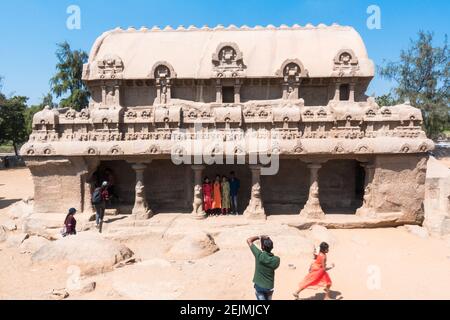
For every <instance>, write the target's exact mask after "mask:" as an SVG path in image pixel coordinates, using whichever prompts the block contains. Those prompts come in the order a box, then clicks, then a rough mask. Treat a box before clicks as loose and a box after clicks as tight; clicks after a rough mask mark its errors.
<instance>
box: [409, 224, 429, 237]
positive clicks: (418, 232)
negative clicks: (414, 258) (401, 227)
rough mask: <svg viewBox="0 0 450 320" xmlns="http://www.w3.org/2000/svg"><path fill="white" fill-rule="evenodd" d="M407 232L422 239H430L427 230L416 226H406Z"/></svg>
mask: <svg viewBox="0 0 450 320" xmlns="http://www.w3.org/2000/svg"><path fill="white" fill-rule="evenodd" d="M405 230H407V231H408V232H409V233H411V234H414V235H416V236H418V237H419V238H422V239H427V238H428V237H429V234H428V231H427V229H425V228H423V227H421V226H416V225H406V226H405Z"/></svg>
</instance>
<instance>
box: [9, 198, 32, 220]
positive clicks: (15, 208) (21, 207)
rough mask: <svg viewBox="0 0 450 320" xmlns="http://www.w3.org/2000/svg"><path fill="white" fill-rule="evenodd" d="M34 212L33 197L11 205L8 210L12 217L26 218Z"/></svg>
mask: <svg viewBox="0 0 450 320" xmlns="http://www.w3.org/2000/svg"><path fill="white" fill-rule="evenodd" d="M32 214H33V199H26V200H20V201H18V202H16V203H14V204H12V205H11V206H10V207H9V210H8V212H7V215H8V217H10V218H11V219H26V218H28V217H30V216H31V215H32Z"/></svg>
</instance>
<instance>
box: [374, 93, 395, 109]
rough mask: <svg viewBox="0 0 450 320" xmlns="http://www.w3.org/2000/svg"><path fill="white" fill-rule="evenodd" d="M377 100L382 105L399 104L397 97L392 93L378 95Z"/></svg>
mask: <svg viewBox="0 0 450 320" xmlns="http://www.w3.org/2000/svg"><path fill="white" fill-rule="evenodd" d="M375 101H376V103H377V104H378V105H379V106H380V107H389V106H394V105H396V104H398V101H397V99H395V98H394V97H393V95H392V94H391V93H388V94H383V95H382V96H379V97H376V98H375Z"/></svg>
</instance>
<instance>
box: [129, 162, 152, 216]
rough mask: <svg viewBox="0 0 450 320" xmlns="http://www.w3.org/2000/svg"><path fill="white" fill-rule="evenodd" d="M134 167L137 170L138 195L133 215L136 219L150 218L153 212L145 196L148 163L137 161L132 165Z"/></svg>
mask: <svg viewBox="0 0 450 320" xmlns="http://www.w3.org/2000/svg"><path fill="white" fill-rule="evenodd" d="M132 168H133V169H134V171H136V195H135V200H134V207H133V211H132V213H131V216H132V218H134V219H136V220H146V219H150V218H151V217H152V216H153V212H152V211H151V210H150V209H149V206H148V203H147V199H146V197H145V184H144V170H145V168H147V165H146V164H143V163H136V164H133V165H132Z"/></svg>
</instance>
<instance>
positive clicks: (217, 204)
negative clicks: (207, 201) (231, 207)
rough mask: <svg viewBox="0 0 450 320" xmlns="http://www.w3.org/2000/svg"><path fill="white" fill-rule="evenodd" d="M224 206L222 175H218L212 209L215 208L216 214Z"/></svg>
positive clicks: (214, 185) (214, 187)
mask: <svg viewBox="0 0 450 320" xmlns="http://www.w3.org/2000/svg"><path fill="white" fill-rule="evenodd" d="M221 208H222V190H221V184H220V176H219V175H217V176H216V180H215V181H214V184H213V203H212V209H213V210H214V214H215V215H217V214H219V213H220V209H221Z"/></svg>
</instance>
